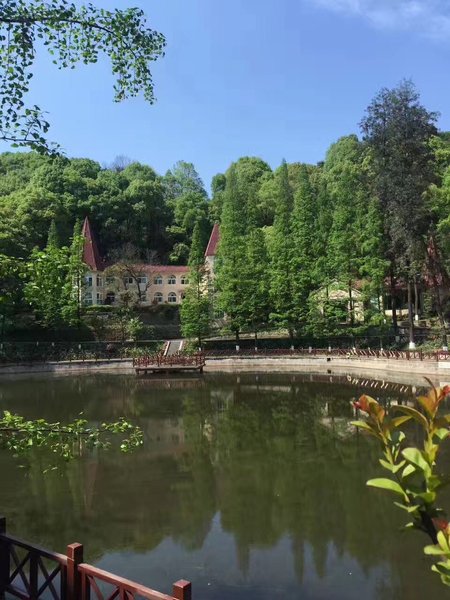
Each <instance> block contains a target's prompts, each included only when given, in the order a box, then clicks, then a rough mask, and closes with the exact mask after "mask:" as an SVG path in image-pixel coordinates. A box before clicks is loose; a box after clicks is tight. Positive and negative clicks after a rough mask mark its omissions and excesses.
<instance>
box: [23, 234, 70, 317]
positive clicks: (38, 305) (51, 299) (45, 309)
mask: <svg viewBox="0 0 450 600" xmlns="http://www.w3.org/2000/svg"><path fill="white" fill-rule="evenodd" d="M68 270H69V250H68V248H67V247H65V246H64V247H62V248H56V247H55V246H48V247H47V248H46V249H45V250H42V251H41V250H38V249H37V248H36V249H34V250H33V252H32V253H31V257H30V260H29V261H28V262H27V263H26V265H25V275H26V283H25V286H24V295H25V300H26V301H27V302H28V303H29V305H30V306H31V307H32V308H33V310H34V311H35V314H36V317H37V319H38V321H39V322H40V323H42V325H44V326H45V327H51V326H57V325H61V324H62V323H64V321H65V319H64V316H63V313H64V310H65V309H66V307H67V306H69V305H70V304H71V294H69V293H68V289H67V285H66V284H67V274H68Z"/></svg>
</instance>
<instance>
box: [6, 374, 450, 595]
mask: <svg viewBox="0 0 450 600" xmlns="http://www.w3.org/2000/svg"><path fill="white" fill-rule="evenodd" d="M350 379H351V378H350V377H349V378H348V380H347V378H334V379H333V378H332V377H323V376H322V377H315V376H313V375H301V374H295V375H294V374H292V375H291V374H286V373H283V374H279V375H269V374H260V375H255V374H241V375H225V374H206V375H205V376H204V377H198V378H197V377H185V378H183V377H179V378H170V379H163V378H158V379H150V378H137V377H135V376H128V375H110V374H108V375H104V374H103V375H100V374H96V375H82V376H79V377H75V376H72V375H71V376H63V377H48V376H34V377H21V378H15V379H14V378H10V379H2V380H1V381H0V410H10V411H12V412H17V413H20V414H22V415H24V416H26V417H28V418H38V417H44V418H46V419H48V420H51V421H61V422H64V421H67V420H71V419H74V418H76V417H77V416H78V415H79V413H81V412H82V413H83V415H84V417H85V418H86V419H88V420H89V421H90V422H96V423H98V422H101V421H104V420H115V419H117V418H118V417H120V416H125V417H126V418H127V419H129V420H131V421H133V422H134V423H136V424H138V425H140V426H141V427H142V429H143V430H144V435H145V445H144V447H143V448H142V449H140V450H138V451H136V452H134V453H132V454H128V455H124V454H121V453H120V452H119V451H118V450H114V449H112V450H109V451H98V452H95V453H87V454H86V455H85V456H83V458H81V459H80V460H74V461H72V462H70V463H67V464H59V465H58V469H57V470H54V471H50V472H47V473H46V474H44V473H43V471H44V470H45V469H46V468H48V467H49V466H51V465H52V460H53V459H52V457H51V456H49V455H48V454H45V453H43V452H39V451H38V452H33V453H31V454H30V456H29V458H28V459H26V460H24V459H23V458H20V459H15V458H13V457H12V456H11V455H10V454H8V453H7V452H6V451H0V473H1V485H0V512H1V513H3V514H4V515H5V516H6V517H7V522H8V530H9V531H10V532H11V533H14V534H16V535H19V536H21V537H24V538H25V539H27V540H29V541H32V542H35V543H38V544H41V545H43V546H45V547H47V548H49V549H52V550H57V551H64V550H65V546H66V545H67V544H69V543H72V542H75V541H78V542H81V543H83V544H84V546H85V559H86V560H87V561H89V562H92V563H94V564H96V565H97V566H99V567H101V568H103V569H106V570H109V571H112V572H114V573H116V574H119V575H122V576H124V577H128V578H131V579H133V580H136V581H138V582H140V583H143V584H145V585H148V586H150V587H153V588H155V589H158V590H160V591H163V592H166V593H167V592H170V590H171V585H172V582H174V581H176V580H178V579H181V578H185V579H188V580H190V581H192V583H193V591H194V599H195V600H231V599H233V600H240V599H242V600H244V599H245V600H256V599H258V600H268V599H269V598H270V599H271V600H273V599H285V598H298V599H299V600H310V599H311V600H312V599H314V600H319V599H323V600H325V599H327V600H331V599H332V600H341V599H342V600H352V599H355V600H356V599H358V600H360V599H362V598H364V599H365V600H371V599H380V600H381V599H383V600H389V599H392V600H394V599H395V600H403V599H404V600H407V599H408V600H411V599H416V598H417V599H423V598H426V599H427V600H435V599H436V600H438V599H439V600H441V599H442V598H443V597H447V596H448V595H450V593H449V592H448V590H447V589H446V588H444V587H443V586H442V584H441V583H440V581H439V578H438V576H437V575H435V574H432V573H431V571H430V564H431V563H430V561H429V559H427V558H426V557H425V556H424V555H423V552H422V548H423V546H424V545H425V544H426V543H428V541H427V538H426V537H425V536H422V535H421V534H419V533H404V532H400V527H401V525H402V524H403V523H404V513H403V511H401V510H399V509H397V508H396V507H394V506H393V502H392V501H393V497H392V496H390V495H389V494H387V493H383V492H382V491H380V490H373V489H368V488H367V487H366V486H365V481H366V480H367V479H368V478H369V477H373V476H380V475H381V474H382V469H381V467H380V466H379V465H378V447H377V445H376V443H373V442H371V441H370V440H368V439H367V438H366V437H365V436H363V435H361V434H360V433H357V432H355V430H354V428H353V427H352V426H350V425H349V421H350V420H351V419H352V418H353V415H352V408H351V405H350V400H351V399H354V398H356V397H358V396H359V395H360V394H361V393H369V392H370V387H369V386H370V385H374V384H373V382H371V383H370V382H365V383H364V385H360V384H358V383H355V382H351V381H350ZM383 387H384V388H386V389H381V386H380V385H378V387H377V388H376V389H375V388H374V391H372V394H373V395H374V396H376V397H378V398H381V399H383V400H385V401H387V402H391V401H398V400H402V401H404V400H407V399H410V398H411V395H412V391H411V389H410V388H408V387H407V386H403V387H401V386H387V387H386V386H383ZM448 465H449V459H448V457H447V456H445V457H443V468H447V470H448ZM447 499H448V498H447Z"/></svg>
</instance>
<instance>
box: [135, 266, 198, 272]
mask: <svg viewBox="0 0 450 600" xmlns="http://www.w3.org/2000/svg"><path fill="white" fill-rule="evenodd" d="M137 266H138V267H139V268H140V269H142V271H147V272H148V273H169V274H170V273H174V274H175V273H189V267H186V266H184V265H172V266H171V265H137Z"/></svg>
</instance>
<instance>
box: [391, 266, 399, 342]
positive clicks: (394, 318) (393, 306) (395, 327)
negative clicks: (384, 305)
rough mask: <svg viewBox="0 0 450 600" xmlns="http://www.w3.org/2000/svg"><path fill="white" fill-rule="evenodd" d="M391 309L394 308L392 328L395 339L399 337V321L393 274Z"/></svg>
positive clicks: (392, 276)
mask: <svg viewBox="0 0 450 600" xmlns="http://www.w3.org/2000/svg"><path fill="white" fill-rule="evenodd" d="M391 307H392V327H393V329H394V334H395V337H397V336H398V320H397V300H396V297H395V278H394V275H393V273H391Z"/></svg>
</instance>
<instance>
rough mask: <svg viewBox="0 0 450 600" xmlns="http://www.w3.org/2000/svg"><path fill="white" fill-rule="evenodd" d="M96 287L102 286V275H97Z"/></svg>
mask: <svg viewBox="0 0 450 600" xmlns="http://www.w3.org/2000/svg"><path fill="white" fill-rule="evenodd" d="M97 287H103V277H100V275H97Z"/></svg>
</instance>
